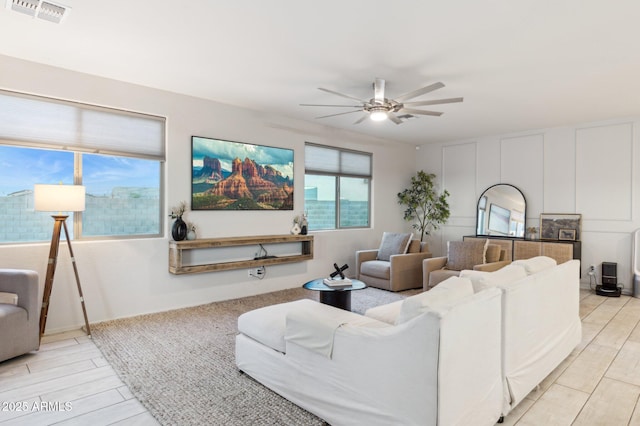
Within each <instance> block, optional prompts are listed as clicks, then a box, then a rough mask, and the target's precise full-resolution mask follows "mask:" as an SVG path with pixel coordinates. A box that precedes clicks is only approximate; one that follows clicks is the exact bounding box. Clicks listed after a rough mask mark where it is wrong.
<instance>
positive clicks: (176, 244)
mask: <svg viewBox="0 0 640 426" xmlns="http://www.w3.org/2000/svg"><path fill="white" fill-rule="evenodd" d="M283 243H300V250H299V252H300V253H299V254H297V253H296V254H286V255H282V256H274V257H268V258H260V259H255V258H253V257H247V258H246V259H242V260H231V261H225V260H221V261H219V262H217V261H212V262H208V263H204V264H197V265H183V252H184V251H185V250H202V249H223V248H226V247H237V246H259V245H261V244H270V245H271V244H283ZM310 259H313V236H312V235H261V236H253V237H227V238H203V239H200V240H191V241H170V242H169V272H171V273H172V274H195V273H199V272H214V271H226V270H230V269H249V268H257V267H259V266H270V265H280V264H283V263H293V262H302V261H304V260H310Z"/></svg>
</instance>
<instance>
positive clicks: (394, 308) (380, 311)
mask: <svg viewBox="0 0 640 426" xmlns="http://www.w3.org/2000/svg"><path fill="white" fill-rule="evenodd" d="M402 302H404V300H397V301H395V302H391V303H387V304H386V305H380V306H376V307H374V308H369V309H367V311H366V312H365V313H364V316H366V317H369V318H374V319H377V320H378V321H382V322H386V323H387V324H392V325H393V324H395V323H396V319H398V314H400V308H401V307H402Z"/></svg>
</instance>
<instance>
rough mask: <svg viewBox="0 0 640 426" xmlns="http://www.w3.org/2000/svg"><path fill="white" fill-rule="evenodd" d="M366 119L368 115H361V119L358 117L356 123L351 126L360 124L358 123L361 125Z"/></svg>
mask: <svg viewBox="0 0 640 426" xmlns="http://www.w3.org/2000/svg"><path fill="white" fill-rule="evenodd" d="M367 118H369V114H365V115H363V116H362V117H360V118H359V119H358V121H356V122H355V123H353V124H360V123H362V122H363V121H364V120H366V119H367Z"/></svg>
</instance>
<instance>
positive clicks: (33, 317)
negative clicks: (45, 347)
mask: <svg viewBox="0 0 640 426" xmlns="http://www.w3.org/2000/svg"><path fill="white" fill-rule="evenodd" d="M0 292H2V293H12V294H16V295H17V296H18V302H17V305H14V304H10V303H0V342H2V343H1V344H0V361H4V360H6V359H9V358H13V357H16V356H18V355H22V354H25V353H27V352H29V351H34V350H37V349H38V348H39V347H40V312H39V311H38V274H37V273H36V272H35V271H27V270H20V269H0Z"/></svg>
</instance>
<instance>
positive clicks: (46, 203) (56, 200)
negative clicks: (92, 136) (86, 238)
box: [33, 184, 91, 339]
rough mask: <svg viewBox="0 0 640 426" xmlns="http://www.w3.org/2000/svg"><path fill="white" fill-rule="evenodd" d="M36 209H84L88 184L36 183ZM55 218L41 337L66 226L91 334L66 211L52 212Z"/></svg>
mask: <svg viewBox="0 0 640 426" xmlns="http://www.w3.org/2000/svg"><path fill="white" fill-rule="evenodd" d="M33 199H34V209H35V210H36V211H44V212H81V211H84V208H85V187H84V186H82V185H62V184H60V185H39V184H36V185H35V186H34V190H33ZM51 217H53V219H54V220H55V222H54V224H53V235H52V237H51V247H50V249H49V261H48V263H47V275H46V277H45V281H44V292H43V294H42V310H41V312H40V338H41V339H42V335H43V334H44V330H45V328H46V326H47V315H48V313H49V300H50V298H51V290H52V289H53V277H54V275H55V273H56V264H57V261H58V249H59V247H60V234H61V231H62V230H64V235H65V237H66V239H67V246H68V247H69V254H70V256H71V263H72V264H73V272H74V273H75V277H76V284H77V287H78V295H79V296H80V304H81V305H82V313H83V315H84V324H85V327H86V332H87V335H89V336H91V328H90V327H89V319H88V318H87V309H86V307H85V304H84V296H83V294H82V287H81V285H80V276H79V275H78V267H77V265H76V258H75V256H74V254H73V249H72V248H71V239H70V238H69V231H68V229H67V222H66V220H67V217H69V216H68V215H63V214H62V213H57V214H54V215H52V216H51Z"/></svg>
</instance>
